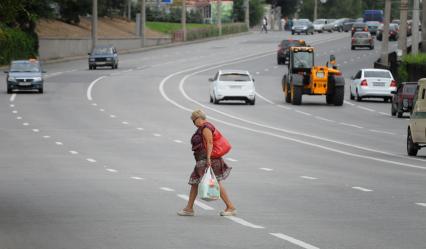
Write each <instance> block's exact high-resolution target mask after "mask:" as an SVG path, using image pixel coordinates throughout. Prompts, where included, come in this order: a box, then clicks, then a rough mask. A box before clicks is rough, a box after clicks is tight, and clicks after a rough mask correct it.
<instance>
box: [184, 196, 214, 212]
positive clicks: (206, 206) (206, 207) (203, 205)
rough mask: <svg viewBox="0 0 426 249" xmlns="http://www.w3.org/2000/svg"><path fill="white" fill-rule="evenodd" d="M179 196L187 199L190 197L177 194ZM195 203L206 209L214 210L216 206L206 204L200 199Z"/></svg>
mask: <svg viewBox="0 0 426 249" xmlns="http://www.w3.org/2000/svg"><path fill="white" fill-rule="evenodd" d="M177 196H178V197H179V198H181V199H184V200H185V201H187V200H188V199H189V197H188V196H187V195H181V194H179V195H177ZM194 204H195V205H196V206H198V207H200V208H202V209H204V210H214V208H212V207H210V206H209V205H206V204H204V203H202V202H200V201H198V200H195V202H194Z"/></svg>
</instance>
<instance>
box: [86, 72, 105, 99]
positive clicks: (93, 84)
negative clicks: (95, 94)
mask: <svg viewBox="0 0 426 249" xmlns="http://www.w3.org/2000/svg"><path fill="white" fill-rule="evenodd" d="M105 77H106V76H101V77H99V78H97V79H95V80H94V81H92V83H90V85H89V87H88V88H87V99H88V100H90V101H92V100H93V98H92V88H93V86H95V84H96V83H97V82H98V81H100V80H101V79H103V78H105Z"/></svg>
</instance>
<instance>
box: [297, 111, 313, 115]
mask: <svg viewBox="0 0 426 249" xmlns="http://www.w3.org/2000/svg"><path fill="white" fill-rule="evenodd" d="M296 112H297V113H300V114H303V115H305V116H312V114H310V113H307V112H303V111H299V110H296Z"/></svg>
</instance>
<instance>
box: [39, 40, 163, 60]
mask: <svg viewBox="0 0 426 249" xmlns="http://www.w3.org/2000/svg"><path fill="white" fill-rule="evenodd" d="M169 43H171V39H170V38H147V39H145V47H150V46H156V45H163V44H169ZM98 44H99V45H104V44H106V45H113V46H115V47H116V48H117V50H118V53H120V51H123V50H131V49H138V48H142V42H141V39H139V38H123V39H117V38H114V39H105V38H102V39H98ZM91 46H92V41H91V39H89V38H82V39H70V38H66V39H61V38H40V39H39V55H40V59H41V60H47V59H58V58H65V57H74V56H82V55H87V53H88V52H90V49H91Z"/></svg>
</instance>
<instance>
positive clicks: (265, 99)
mask: <svg viewBox="0 0 426 249" xmlns="http://www.w3.org/2000/svg"><path fill="white" fill-rule="evenodd" d="M256 95H257V96H258V97H259V98H261V99H263V100H264V101H266V102H268V103H269V104H271V105H275V103H274V102H272V101H271V100H269V99H267V98H265V97H263V96H262V95H260V94H259V92H257V91H256Z"/></svg>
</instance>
